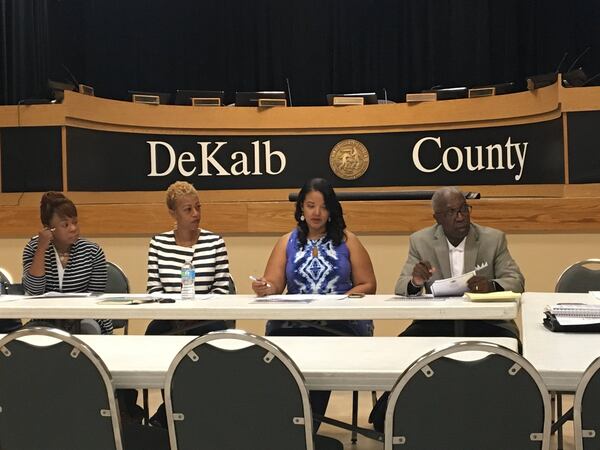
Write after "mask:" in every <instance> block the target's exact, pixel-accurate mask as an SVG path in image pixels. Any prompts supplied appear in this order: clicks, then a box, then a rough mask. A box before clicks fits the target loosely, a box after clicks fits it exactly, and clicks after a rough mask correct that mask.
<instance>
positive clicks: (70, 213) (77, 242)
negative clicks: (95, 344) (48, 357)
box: [23, 192, 113, 334]
mask: <svg viewBox="0 0 600 450" xmlns="http://www.w3.org/2000/svg"><path fill="white" fill-rule="evenodd" d="M40 218H41V221H42V225H43V226H44V228H43V229H42V230H41V231H40V232H39V233H38V235H37V236H35V237H33V238H32V239H31V240H30V241H29V242H28V243H27V245H26V246H25V249H24V250H23V287H24V288H25V291H26V292H27V293H28V294H30V295H41V294H44V293H46V292H64V293H73V292H95V293H102V292H104V289H105V288H106V279H107V274H106V258H105V257H104V252H103V251H102V249H101V248H100V246H98V244H95V243H93V242H90V241H86V240H85V239H81V238H80V237H79V223H78V220H77V208H75V205H74V204H73V202H72V201H71V200H69V199H68V198H66V197H65V196H64V195H63V194H61V193H60V192H47V193H45V194H44V195H43V196H42V200H41V203H40ZM44 322H50V323H53V324H54V325H56V326H59V327H61V328H65V329H66V330H67V331H71V332H73V331H74V332H77V331H78V328H77V326H78V324H79V321H78V320H60V321H58V320H55V321H49V320H44ZM97 322H98V324H99V325H100V328H101V331H102V334H110V333H112V330H113V326H112V321H111V320H106V319H97Z"/></svg>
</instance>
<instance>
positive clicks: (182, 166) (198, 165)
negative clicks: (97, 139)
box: [146, 141, 287, 177]
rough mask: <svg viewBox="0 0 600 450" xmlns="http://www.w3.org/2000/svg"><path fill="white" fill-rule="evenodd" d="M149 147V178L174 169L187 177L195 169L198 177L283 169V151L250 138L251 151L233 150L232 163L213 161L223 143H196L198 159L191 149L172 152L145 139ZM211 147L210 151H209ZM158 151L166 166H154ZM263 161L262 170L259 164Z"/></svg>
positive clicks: (279, 170) (157, 142) (252, 173)
mask: <svg viewBox="0 0 600 450" xmlns="http://www.w3.org/2000/svg"><path fill="white" fill-rule="evenodd" d="M146 143H147V144H148V145H149V146H150V173H149V174H148V176H149V177H164V176H167V175H169V174H171V173H172V172H173V170H175V166H177V170H178V171H179V173H180V174H181V175H183V176H184V177H190V176H192V175H194V174H195V173H196V172H198V174H197V175H198V176H199V177H211V176H213V175H217V176H231V175H233V176H240V175H264V174H265V173H266V174H267V175H279V174H280V173H281V172H283V171H284V170H285V166H286V163H287V161H286V158H285V155H284V154H283V152H280V151H278V150H273V151H271V141H264V142H262V147H263V148H262V151H261V142H259V141H253V142H252V147H253V151H252V154H251V155H250V156H249V155H247V154H246V153H245V152H242V151H237V152H233V153H232V154H231V160H232V161H233V162H232V163H229V164H228V163H225V162H224V161H223V160H217V154H218V153H219V151H220V150H221V148H222V147H223V146H224V145H226V144H227V142H214V143H213V142H198V145H200V155H199V160H198V161H197V160H196V155H194V153H192V152H182V153H181V154H180V155H179V156H177V155H176V153H175V149H174V148H173V146H171V145H170V144H169V143H167V142H163V141H146ZM211 147H212V150H211ZM159 151H160V152H161V153H162V154H163V155H164V156H166V157H167V160H168V163H167V164H166V166H163V167H160V168H159V167H158V161H157V156H158V152H159ZM263 163H264V173H263V172H262V170H263V167H262V165H263Z"/></svg>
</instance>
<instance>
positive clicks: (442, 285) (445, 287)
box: [431, 262, 488, 297]
mask: <svg viewBox="0 0 600 450" xmlns="http://www.w3.org/2000/svg"><path fill="white" fill-rule="evenodd" d="M487 265H488V263H487V262H483V263H481V264H480V265H478V266H475V270H472V271H471V272H467V273H463V274H462V275H457V276H455V277H452V278H444V279H443V280H435V281H434V282H433V283H432V285H431V292H433V295H434V296H435V297H444V296H445V297H451V296H457V295H463V294H464V293H465V292H467V291H468V290H469V286H468V285H467V281H469V280H470V279H471V278H473V277H474V276H475V274H476V273H477V271H478V270H481V269H483V268H484V267H487Z"/></svg>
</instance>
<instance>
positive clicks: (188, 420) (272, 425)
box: [165, 330, 314, 450]
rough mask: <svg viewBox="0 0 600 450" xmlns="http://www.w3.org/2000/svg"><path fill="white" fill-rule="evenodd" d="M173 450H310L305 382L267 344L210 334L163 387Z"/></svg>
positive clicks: (238, 334)
mask: <svg viewBox="0 0 600 450" xmlns="http://www.w3.org/2000/svg"><path fill="white" fill-rule="evenodd" d="M165 404H166V411H167V422H168V425H169V439H170V442H171V450H177V449H179V450H188V449H197V448H198V445H199V444H198V443H199V442H201V443H202V447H203V448H210V449H241V448H260V449H261V450H281V449H286V450H300V449H301V450H312V449H313V448H314V447H313V440H312V439H313V438H312V414H311V409H310V403H309V399H308V391H307V389H306V386H305V384H304V378H303V377H302V374H301V373H300V370H299V369H298V367H297V366H296V365H295V364H294V363H293V361H292V360H291V359H290V358H289V357H288V356H287V355H286V354H285V353H284V352H283V351H282V350H281V349H279V348H278V347H277V346H275V345H273V344H272V343H271V342H269V341H267V340H266V339H264V338H261V337H258V336H254V335H251V334H248V333H246V332H243V331H240V330H228V331H223V332H214V333H209V334H207V335H205V336H201V337H198V338H196V339H195V340H193V341H192V342H190V343H189V344H188V345H186V346H185V347H184V348H183V349H182V350H181V351H180V352H179V353H178V354H177V356H176V357H175V358H174V360H173V362H172V363H171V367H170V368H169V371H168V373H167V379H166V381H165Z"/></svg>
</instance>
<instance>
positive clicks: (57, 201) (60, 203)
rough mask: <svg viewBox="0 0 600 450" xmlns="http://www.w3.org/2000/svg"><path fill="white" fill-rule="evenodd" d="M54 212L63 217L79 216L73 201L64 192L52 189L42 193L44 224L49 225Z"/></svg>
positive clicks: (41, 202) (42, 219) (41, 204)
mask: <svg viewBox="0 0 600 450" xmlns="http://www.w3.org/2000/svg"><path fill="white" fill-rule="evenodd" d="M54 213H56V214H57V215H58V217H60V218H61V219H64V218H66V217H69V218H75V217H77V208H75V205H74V204H73V202H72V201H71V200H69V199H68V198H67V197H65V196H64V194H62V193H60V192H52V191H50V192H46V193H45V194H44V195H42V200H41V201H40V219H41V221H42V225H44V226H45V227H49V226H50V220H51V219H52V216H53V215H54Z"/></svg>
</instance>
